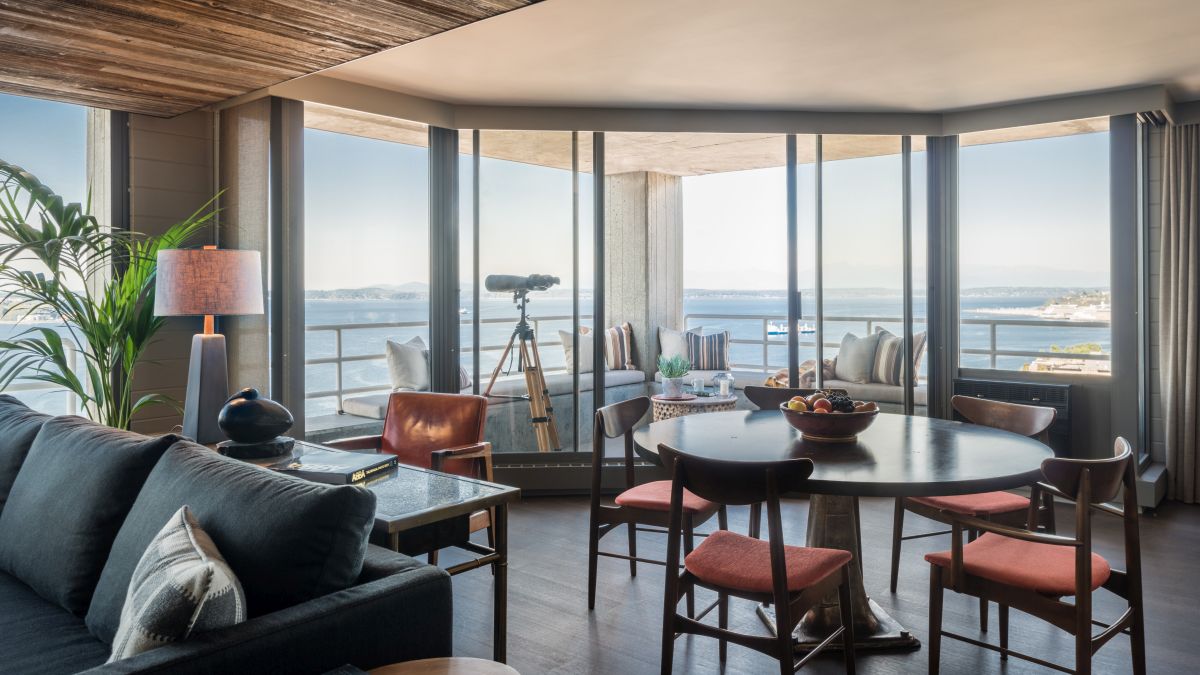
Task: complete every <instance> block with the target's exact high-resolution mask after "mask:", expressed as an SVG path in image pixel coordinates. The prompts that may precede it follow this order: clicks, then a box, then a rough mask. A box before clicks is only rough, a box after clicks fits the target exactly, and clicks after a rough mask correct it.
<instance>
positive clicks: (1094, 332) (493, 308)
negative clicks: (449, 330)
mask: <svg viewBox="0 0 1200 675" xmlns="http://www.w3.org/2000/svg"><path fill="white" fill-rule="evenodd" d="M531 297H532V301H531V302H530V304H529V316H530V319H531V320H534V321H536V323H537V329H538V340H539V343H540V344H541V349H540V355H541V358H542V362H543V365H544V367H545V368H546V369H547V370H550V369H554V368H563V367H565V356H564V353H563V348H562V346H561V345H560V344H556V343H559V341H560V338H559V331H568V332H569V331H570V326H571V321H570V315H571V299H570V298H569V297H558V296H551V295H549V294H535V295H533V296H531ZM1053 297H1057V296H1053ZM1053 297H1052V296H1020V297H963V298H962V299H961V301H960V312H961V314H962V317H963V318H965V319H1014V318H1020V319H1028V320H1030V321H1038V319H1036V318H1035V317H1025V316H1020V317H1017V316H1006V315H997V314H990V313H988V312H987V311H986V310H989V309H1011V308H1030V309H1033V308H1038V307H1041V306H1043V305H1044V304H1045V303H1046V302H1047V301H1049V300H1052V299H1053ZM466 304H469V300H468V303H464V306H465V305H466ZM913 305H914V306H913V314H914V317H915V321H914V324H915V330H916V331H923V330H925V325H924V321H923V318H924V317H925V301H924V298H914V301H913ZM591 307H592V305H591V299H590V298H581V299H580V314H581V315H588V314H590V313H591ZM814 309H815V308H814V307H812V306H809V305H806V306H805V307H804V314H811V313H812V312H813V311H814ZM305 311H306V316H305V321H306V324H307V325H309V326H317V325H329V324H356V323H365V324H371V323H414V324H422V325H419V326H403V327H381V328H363V329H354V330H346V331H342V334H341V347H342V355H343V357H345V356H375V357H382V356H383V353H384V343H385V341H386V340H388V339H393V340H400V341H405V340H408V339H410V338H411V337H413V336H420V337H421V338H422V340H423V341H425V342H426V343H428V339H429V333H428V328H427V326H425V325H424V324H425V322H426V321H427V320H428V311H429V310H428V303H427V301H425V300H389V301H383V300H309V301H308V302H307V303H306V304H305ZM824 311H825V316H826V317H842V316H854V317H881V318H885V320H880V321H875V322H873V323H872V326H871V329H872V330H873V329H874V327H875V326H882V327H883V328H886V329H887V330H890V331H892V332H893V333H896V334H899V333H900V332H901V325H900V320H899V317H900V316H901V313H902V311H903V310H902V305H901V298H900V296H899V295H896V296H873V297H868V296H860V297H830V298H828V299H827V300H826V301H825V307H824ZM786 312H787V307H786V304H785V300H784V298H783V297H744V296H742V297H719V296H704V297H689V298H686V299H685V301H684V314H685V316H686V315H693V316H690V317H689V319H688V326H689V327H696V326H703V327H704V328H706V329H709V330H728V331H729V332H730V334H731V336H732V337H733V338H734V339H735V340H737V339H746V340H755V341H761V340H762V337H763V321H762V320H761V319H758V318H747V319H737V318H720V319H712V318H703V317H702V315H739V316H744V315H751V316H755V315H772V316H774V317H776V319H777V320H779V321H780V322H781V323H782V321H783V317H784V316H785V315H786ZM564 316H565V317H566V318H564V319H550V318H549V317H564ZM479 317H480V321H481V324H480V343H481V345H483V347H484V349H483V351H481V353H480V372H481V375H482V378H483V379H486V378H487V376H488V375H489V374H490V372H491V370H492V368H494V367H495V365H496V363H497V361H498V359H499V356H500V351H499V348H500V347H502V346H503V344H504V343H505V341H507V339H508V338H509V336H510V335H511V333H512V330H513V327H514V325H515V323H516V321H517V318H518V314H517V310H516V308H515V307H514V306H513V304H512V302H511V300H509V299H507V298H496V297H487V296H485V297H484V298H482V299H481V301H480V308H479ZM886 319H891V320H886ZM492 320H496V322H494V323H493V322H492ZM462 321H463V324H462V332H461V334H460V340H461V344H462V350H463V351H462V364H463V366H464V367H466V368H467V370H468V372H469V371H470V369H471V359H472V353H471V349H472V346H473V345H472V336H471V330H472V328H471V316H470V314H464V315H463V316H462ZM580 323H581V324H582V325H584V326H589V327H590V326H591V321H590V320H588V319H584V320H582V321H581V322H580ZM808 323H811V321H809V322H808ZM867 329H868V325H867V323H866V322H865V321H835V320H830V319H827V320H826V322H825V326H824V330H825V341H826V343H827V344H830V343H832V344H836V343H838V342H840V341H841V338H842V336H843V335H844V334H845V333H847V332H852V333H855V334H858V335H863V334H865V333H866V332H867ZM337 339H338V337H337V335H336V334H335V332H334V331H328V330H322V331H310V332H309V333H308V334H307V336H306V340H305V345H306V350H307V357H308V358H310V359H311V358H322V357H333V356H334V355H335V353H336V345H337ZM960 341H961V346H962V347H963V348H978V349H987V348H988V346H989V328H988V326H985V325H980V326H975V325H964V326H962V327H961V331H960ZM1086 342H1095V343H1099V344H1100V345H1101V347H1102V348H1103V349H1104V350H1105V351H1108V350H1109V349H1110V348H1111V334H1110V331H1109V330H1108V329H1107V328H1086V327H1079V328H1075V327H1066V328H1064V327H1056V326H1045V327H1040V326H1028V327H1026V326H1021V327H1017V326H1001V327H999V328H998V329H997V348H998V349H1005V350H1022V351H1048V350H1049V349H1050V347H1051V345H1059V346H1068V345H1074V344H1081V343H1086ZM805 343H808V344H805ZM836 352H837V349H836V347H826V349H825V356H826V358H828V357H829V356H832V355H833V354H835V353H836ZM815 356H816V348H815V345H814V344H813V336H812V335H801V355H800V358H801V361H804V360H806V359H812V358H815ZM730 357H731V359H732V360H733V362H734V363H736V364H743V365H747V366H751V367H758V368H761V367H763V366H762V364H763V359H764V357H763V346H762V344H761V343H760V344H733V345H732V346H731V348H730ZM1030 360H1031V359H1028V358H1025V357H1011V356H1001V357H998V359H997V364H996V366H997V368H1001V369H1010V370H1019V369H1020V368H1021V366H1022V365H1024V364H1025V363H1027V362H1029V361H1030ZM766 363H767V367H768V368H784V367H786V365H787V344H786V342H785V339H784V336H782V335H780V336H771V337H770V338H769V341H768V345H767V354H766ZM961 363H962V365H963V366H964V367H979V368H986V367H989V365H990V360H989V358H988V357H987V356H983V355H968V354H964V355H963V356H962V359H961ZM639 365H642V366H643V367H645V364H639ZM924 371H925V368H924V365H923V364H922V368H921V372H922V374H924ZM387 386H388V374H387V366H386V362H385V361H384V360H382V358H378V359H373V360H363V361H350V362H346V363H344V364H343V370H342V387H343V388H345V389H349V388H358V387H381V388H386V387H387ZM335 387H336V368H335V366H334V365H333V364H319V365H310V366H308V367H307V371H306V388H307V389H308V390H309V391H310V392H319V391H330V390H332V389H334V388H335ZM307 407H308V410H307V411H306V412H307V414H308V415H310V416H311V415H320V414H329V413H332V412H334V411H335V410H336V400H335V399H334V398H332V397H327V398H317V399H312V400H310V401H309V403H308V406H307Z"/></svg>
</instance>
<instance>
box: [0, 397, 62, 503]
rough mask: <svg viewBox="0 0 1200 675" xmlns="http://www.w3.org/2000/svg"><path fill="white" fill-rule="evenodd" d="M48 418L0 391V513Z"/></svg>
mask: <svg viewBox="0 0 1200 675" xmlns="http://www.w3.org/2000/svg"><path fill="white" fill-rule="evenodd" d="M48 419H50V416H49V415H43V414H42V413H39V412H34V411H33V410H30V409H29V407H28V406H26V405H25V404H24V403H22V402H20V401H18V400H17V399H15V398H13V397H12V396H9V395H7V394H4V395H0V513H3V512H4V503H5V502H6V501H8V493H9V492H10V491H11V490H12V486H13V481H15V480H16V479H17V471H20V469H21V465H22V464H24V463H25V456H26V455H27V454H29V446H30V445H32V444H33V438H34V436H37V432H38V430H39V429H41V428H42V425H43V424H45V423H46V420H48Z"/></svg>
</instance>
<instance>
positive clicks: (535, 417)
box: [521, 340, 551, 452]
mask: <svg viewBox="0 0 1200 675" xmlns="http://www.w3.org/2000/svg"><path fill="white" fill-rule="evenodd" d="M521 358H522V359H524V360H525V361H524V362H525V389H526V391H528V392H529V420H530V422H531V423H532V424H533V433H534V436H536V437H537V444H538V452H549V451H550V450H551V445H550V433H549V431H548V430H547V429H546V424H547V423H548V422H549V419H548V418H547V417H546V399H545V398H543V397H542V395H541V393H540V392H541V391H542V388H543V387H545V382H544V381H543V380H542V371H540V370H538V368H537V366H536V365H530V364H532V363H533V362H532V361H530V360H529V346H528V344H527V343H526V342H525V341H524V340H521ZM535 392H537V393H535Z"/></svg>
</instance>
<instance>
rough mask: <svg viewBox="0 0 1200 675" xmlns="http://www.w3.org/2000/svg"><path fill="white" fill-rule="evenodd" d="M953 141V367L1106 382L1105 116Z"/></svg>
mask: <svg viewBox="0 0 1200 675" xmlns="http://www.w3.org/2000/svg"><path fill="white" fill-rule="evenodd" d="M959 144H960V147H961V149H960V151H959V235H958V237H959V288H960V293H959V314H960V350H959V352H960V357H959V364H960V366H961V367H962V368H972V369H992V370H1009V371H1032V372H1045V373H1084V374H1096V375H1106V374H1108V373H1109V372H1110V367H1109V364H1110V361H1109V358H1110V356H1109V354H1110V351H1111V344H1112V343H1111V333H1110V330H1109V326H1110V316H1109V314H1110V304H1109V302H1110V299H1109V268H1110V265H1109V200H1108V192H1109V172H1108V157H1109V155H1108V119H1107V118H1095V119H1088V120H1079V121H1075V122H1062V123H1054V124H1042V125H1036V126H1028V127H1019V128H1014V129H1001V130H997V131H986V132H978V133H970V134H963V135H962V136H961V137H960V139H959ZM1131 255H1133V254H1132V253H1131Z"/></svg>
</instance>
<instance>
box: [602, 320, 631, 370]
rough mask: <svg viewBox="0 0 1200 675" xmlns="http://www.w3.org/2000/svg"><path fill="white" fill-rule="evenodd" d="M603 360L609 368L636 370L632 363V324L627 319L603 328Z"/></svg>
mask: <svg viewBox="0 0 1200 675" xmlns="http://www.w3.org/2000/svg"><path fill="white" fill-rule="evenodd" d="M604 362H605V363H606V364H608V369H609V370H637V366H636V365H635V364H634V363H633V326H630V325H629V322H628V321H626V322H625V323H623V324H621V325H620V326H613V327H612V328H606V329H605V330H604Z"/></svg>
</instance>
